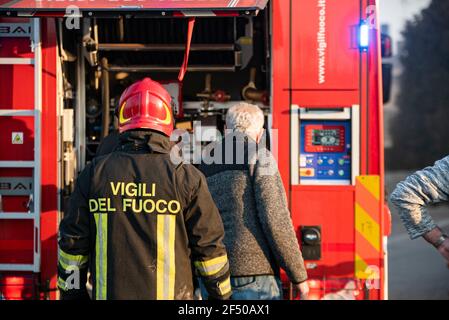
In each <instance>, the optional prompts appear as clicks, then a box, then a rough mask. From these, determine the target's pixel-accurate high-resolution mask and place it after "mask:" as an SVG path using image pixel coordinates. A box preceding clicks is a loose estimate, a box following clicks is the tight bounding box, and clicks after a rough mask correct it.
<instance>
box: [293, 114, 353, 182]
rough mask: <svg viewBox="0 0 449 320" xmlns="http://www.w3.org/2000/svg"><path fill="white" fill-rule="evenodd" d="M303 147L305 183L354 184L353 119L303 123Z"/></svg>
mask: <svg viewBox="0 0 449 320" xmlns="http://www.w3.org/2000/svg"><path fill="white" fill-rule="evenodd" d="M300 144H301V146H300V155H299V176H300V180H301V184H337V185H339V184H341V185H349V184H350V183H351V121H350V120H342V121H335V120H334V121H331V120H303V121H301V139H300Z"/></svg>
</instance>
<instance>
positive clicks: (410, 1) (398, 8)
mask: <svg viewBox="0 0 449 320" xmlns="http://www.w3.org/2000/svg"><path fill="white" fill-rule="evenodd" d="M430 2H431V0H378V3H379V15H380V23H381V25H382V24H388V25H389V28H390V36H391V37H392V38H393V43H394V44H396V43H397V42H400V41H401V40H402V35H401V32H402V30H403V29H404V26H405V22H406V21H407V20H410V19H412V18H413V16H414V15H416V14H417V13H419V12H420V11H421V10H422V9H424V8H426V7H427V6H428V5H429V4H430ZM396 47H397V46H396Z"/></svg>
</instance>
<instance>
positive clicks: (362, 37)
mask: <svg viewBox="0 0 449 320" xmlns="http://www.w3.org/2000/svg"><path fill="white" fill-rule="evenodd" d="M368 47H369V25H368V23H367V22H366V21H365V20H362V21H361V22H360V26H359V48H360V50H362V51H367V50H368Z"/></svg>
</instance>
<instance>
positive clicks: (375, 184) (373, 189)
mask: <svg viewBox="0 0 449 320" xmlns="http://www.w3.org/2000/svg"><path fill="white" fill-rule="evenodd" d="M357 182H360V184H361V185H363V186H364V187H365V188H366V189H368V191H369V192H370V193H371V194H372V195H373V196H374V197H375V198H376V199H377V200H379V198H380V177H379V176H360V177H357Z"/></svg>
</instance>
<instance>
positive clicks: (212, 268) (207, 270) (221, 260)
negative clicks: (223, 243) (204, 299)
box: [194, 255, 228, 276]
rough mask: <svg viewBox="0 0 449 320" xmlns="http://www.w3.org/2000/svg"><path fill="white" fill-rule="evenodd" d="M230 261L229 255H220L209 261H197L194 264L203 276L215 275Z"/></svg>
mask: <svg viewBox="0 0 449 320" xmlns="http://www.w3.org/2000/svg"><path fill="white" fill-rule="evenodd" d="M226 263H228V256H227V255H224V256H220V257H217V258H214V259H210V260H207V261H195V262H194V265H195V267H196V268H197V269H198V271H199V272H200V274H201V275H202V276H213V275H214V274H216V273H218V272H219V271H220V270H221V269H223V267H224V266H225V265H226Z"/></svg>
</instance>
